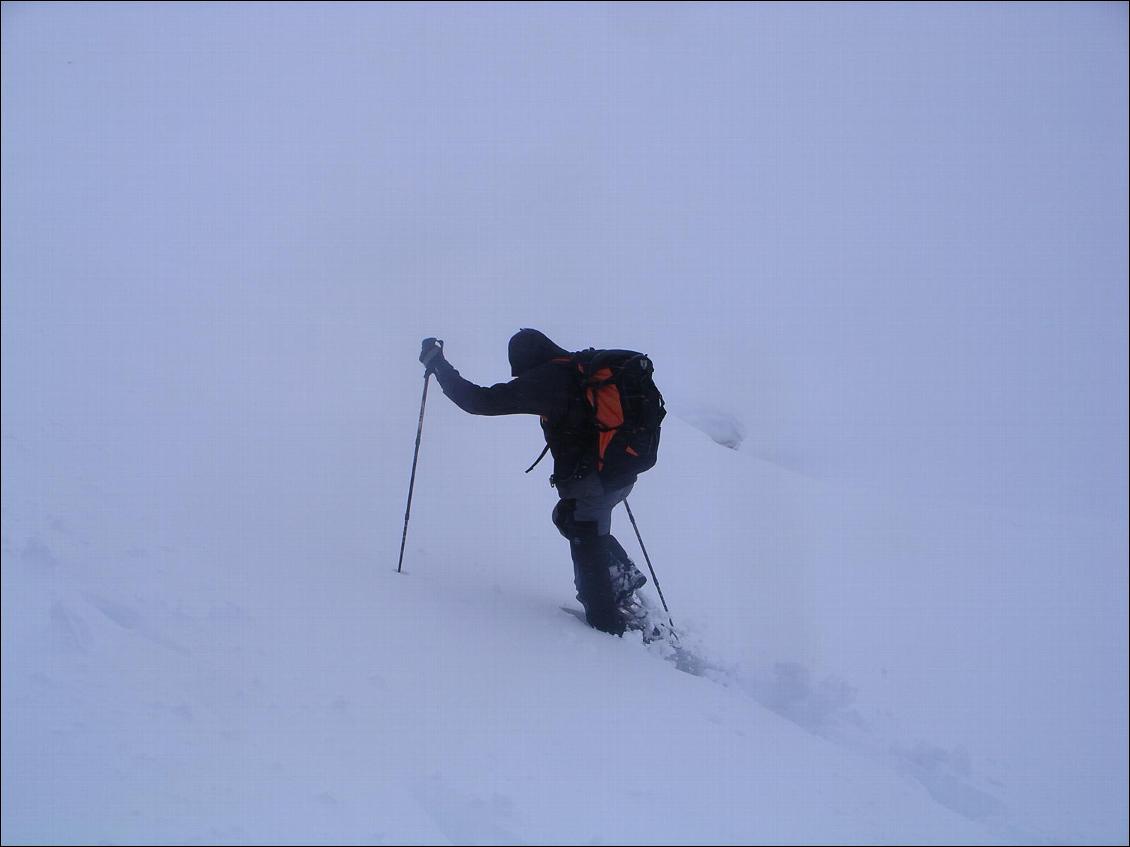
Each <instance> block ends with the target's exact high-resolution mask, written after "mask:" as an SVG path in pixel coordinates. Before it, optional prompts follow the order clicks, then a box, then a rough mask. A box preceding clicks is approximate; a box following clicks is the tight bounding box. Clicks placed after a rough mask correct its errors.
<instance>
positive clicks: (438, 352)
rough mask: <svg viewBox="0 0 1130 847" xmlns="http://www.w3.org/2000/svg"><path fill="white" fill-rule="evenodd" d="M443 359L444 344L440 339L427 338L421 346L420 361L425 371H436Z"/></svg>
mask: <svg viewBox="0 0 1130 847" xmlns="http://www.w3.org/2000/svg"><path fill="white" fill-rule="evenodd" d="M442 359H443V342H442V341H440V340H439V339H438V338H425V339H424V341H423V343H422V344H420V361H421V362H422V363H423V365H424V369H425V371H433V370H435V366H436V365H438V364H439V362H440V361H441V360H442Z"/></svg>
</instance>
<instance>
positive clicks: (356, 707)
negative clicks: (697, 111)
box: [3, 421, 999, 843]
mask: <svg viewBox="0 0 1130 847" xmlns="http://www.w3.org/2000/svg"><path fill="white" fill-rule="evenodd" d="M406 423H407V425H408V427H409V429H410V427H411V421H407V422H406ZM409 434H410V433H409ZM430 434H431V433H429V435H430ZM426 446H427V447H432V446H434V445H432V444H427V445H426ZM714 449H716V448H714V446H713V445H708V443H707V442H705V441H700V440H698V439H697V437H696V434H694V433H692V432H690V431H687V430H680V429H678V428H672V432H671V433H670V437H669V442H668V445H667V450H668V451H669V452H670V453H671V454H672V455H673V456H674V455H678V454H680V452H681V451H689V452H690V453H692V454H693V455H694V456H695V459H700V458H708V457H709V453H710V452H711V451H713V450H714ZM431 458H432V457H431V456H428V455H427V454H425V459H424V464H425V467H427V466H431V470H430V472H429V473H426V474H424V475H423V477H422V479H421V480H420V489H419V491H420V495H419V500H418V501H417V505H416V509H417V514H418V515H419V518H420V522H419V524H418V525H413V526H412V527H411V534H410V543H409V549H408V556H407V560H408V561H407V568H406V571H407V572H406V573H405V574H403V575H397V574H396V573H395V572H394V565H395V553H396V546H397V545H396V541H397V540H398V539H397V537H396V534H395V533H390V534H389V535H388V536H387V537H385V538H384V541H385V542H386V543H385V544H384V545H383V549H381V550H375V551H372V552H373V555H372V556H371V557H368V558H366V559H336V560H335V559H334V558H333V557H327V556H320V557H307V556H301V555H295V556H293V557H291V558H289V559H287V560H285V561H276V562H274V563H272V564H271V568H273V569H274V570H276V571H277V574H278V577H277V581H276V583H275V584H273V585H271V586H270V587H269V589H267V590H262V589H261V587H260V586H259V585H257V584H256V583H255V581H254V580H252V579H250V578H248V576H249V574H250V573H258V574H260V575H262V574H265V573H266V572H267V568H266V567H265V566H264V563H263V562H261V561H257V560H258V559H259V557H260V556H262V555H263V554H262V551H260V550H258V549H256V545H255V543H254V539H252V538H249V539H248V541H247V545H246V547H245V549H243V550H241V551H233V552H232V553H230V554H228V555H226V556H217V555H216V553H215V552H214V551H209V550H207V549H193V548H191V547H175V546H173V545H168V546H166V545H163V544H162V543H161V539H160V538H159V537H153V534H152V531H151V529H148V528H146V527H137V528H136V530H135V532H136V534H135V535H133V536H130V535H129V534H128V532H127V533H126V534H125V535H123V536H121V537H120V540H117V543H114V544H106V543H105V542H102V543H100V542H99V540H98V539H97V538H96V537H94V533H93V532H92V527H89V526H85V525H84V523H83V520H82V518H81V516H75V515H74V514H73V513H72V514H71V515H68V516H67V517H65V518H64V517H61V516H59V515H51V514H46V515H44V516H43V517H42V519H41V521H38V522H37V521H29V520H28V517H27V514H26V513H24V515H23V516H22V518H21V517H16V516H15V515H14V514H13V513H19V512H21V511H22V510H21V509H20V508H19V504H20V500H21V499H22V498H20V497H19V496H18V495H16V496H14V497H12V498H11V500H13V501H15V502H13V503H11V504H10V505H9V507H8V513H7V514H6V515H5V523H4V556H5V561H6V563H7V564H6V566H5V569H4V585H3V603H4V607H3V620H4V631H3V635H4V642H3V643H4V664H3V667H4V738H3V745H4V751H5V752H4V809H5V812H4V838H5V841H9V842H20V843H27V842H35V843H50V842H71V841H81V842H97V841H103V840H112V841H117V842H132V843H137V842H143V841H146V840H156V841H159V842H201V841H223V842H228V841H235V842H248V843H253V842H260V841H267V842H272V843H274V842H281V843H324V842H338V843H340V842H351V841H382V840H383V841H389V842H393V843H397V842H437V841H438V842H444V841H445V840H450V841H451V842H454V843H488V842H489V843H519V842H531V841H532V842H553V843H584V842H589V841H591V840H594V839H598V840H605V841H611V842H614V843H615V842H620V843H636V842H642V843H648V842H651V843H654V842H668V841H670V842H678V843H690V842H699V843H701V842H703V841H707V842H718V843H738V842H744V841H748V840H753V841H757V842H773V843H829V842H843V841H848V842H876V843H910V842H914V843H953V842H960V843H967V842H982V841H984V840H990V841H993V840H997V838H999V836H995V835H994V834H993V833H994V830H993V829H991V828H990V829H986V828H984V827H983V826H981V825H979V824H978V823H975V822H973V821H971V820H969V819H968V818H969V813H970V812H971V811H972V812H973V814H972V817H976V818H985V817H986V816H987V815H988V813H989V812H991V811H995V809H994V807H995V802H994V801H993V800H992V799H991V798H989V797H988V795H981V794H979V793H978V791H977V789H975V788H974V787H972V784H970V785H968V786H965V787H964V789H963V790H965V791H966V792H968V793H969V795H970V796H976V797H983V798H984V799H983V800H980V801H978V802H979V803H980V804H981V805H980V806H977V807H976V808H973V809H970V808H966V809H964V810H961V809H960V808H959V811H958V812H957V813H955V811H954V810H951V809H949V808H946V807H945V805H942V804H939V803H938V802H937V801H936V800H935V799H934V798H933V797H932V796H931V793H930V791H928V790H925V789H924V787H923V785H922V784H921V783H920V782H918V781H916V780H915V779H914V778H911V777H913V773H911V772H910V771H909V770H907V771H904V772H902V773H900V772H899V768H897V767H892V761H891V760H890V759H889V758H886V757H883V756H881V755H877V754H876V753H875V751H868V750H860V749H853V745H851V744H848V745H842V744H838V743H829V741H828V740H826V739H825V738H823V737H821V735H822V733H821V731H820V730H825V729H827V730H831V731H832V734H833V735H836V734H838V732H839V731H840V729H839V728H838V727H837V723H838V721H839V720H840V718H841V716H840V715H838V714H837V712H838V711H839V710H843V709H844V708H845V707H846V705H847V704H846V703H845V702H844V701H843V699H842V698H843V695H842V694H833V696H832V698H831V699H830V700H828V699H824V700H822V699H821V697H822V695H821V694H820V693H819V692H816V691H807V692H806V691H804V690H803V687H804V684H805V683H804V682H803V680H801V679H797V678H796V677H795V676H788V675H786V676H785V677H782V678H781V679H779V680H777V681H776V682H775V683H771V684H770V685H769V686H768V688H766V689H764V690H760V689H752V690H745V689H744V688H743V686H742V684H741V681H742V680H741V677H740V674H739V675H734V674H735V672H734V671H732V670H731V671H726V670H719V671H717V672H716V674H708V676H712V677H714V678H713V679H712V678H703V677H698V676H693V675H690V674H685V673H680V672H678V671H677V670H675V668H674V666H673V665H671V664H669V663H668V662H666V661H664V659H663V658H662V657H661V656H660V655H656V654H655V653H654V652H649V651H648V649H647V648H645V647H644V645H642V644H640V643H639V642H638V640H636V641H633V639H631V638H628V639H624V640H620V639H614V638H610V637H607V636H603V635H601V634H598V633H596V632H593V631H591V630H588V629H587V628H585V627H583V626H582V625H580V624H579V622H577V621H576V620H575V619H573V618H572V617H570V616H567V615H565V614H563V613H562V612H561V611H560V610H559V606H561V605H562V604H563V603H566V602H570V601H571V600H572V598H571V596H570V588H571V586H570V566H569V562H568V557H567V551H566V549H565V547H564V545H563V544H562V543H561V542H560V540H559V539H558V538H556V537H550V536H551V535H552V534H553V530H552V527H551V526H550V525H549V524H548V523H544V522H543V525H542V526H540V527H539V528H540V529H541V533H540V534H541V538H540V539H538V538H537V536H536V535H535V534H534V533H531V534H530V535H529V537H527V538H524V539H521V540H518V539H514V538H510V539H483V538H469V537H460V533H458V532H449V533H448V534H446V535H445V534H444V533H443V532H442V531H441V530H439V529H436V528H434V527H432V526H430V524H432V521H429V520H428V519H427V515H428V513H429V510H431V509H434V508H436V507H438V506H440V505H442V501H443V495H442V493H440V492H437V491H436V490H435V483H436V482H438V481H439V479H440V478H441V473H442V472H441V470H440V469H438V468H436V467H435V464H434V462H432V461H429V460H431ZM727 458H728V457H727ZM672 464H673V465H675V466H676V467H678V465H679V463H678V462H673V463H672ZM400 481H403V480H398V482H400ZM390 482H391V481H390ZM514 482H515V488H517V487H518V485H519V484H521V483H526V485H527V486H529V485H531V484H532V483H531V481H530V480H529V479H528V478H526V479H523V478H522V477H521V476H520V474H519V475H517V476H515V477H514ZM659 484H660V483H659V481H656V486H655V487H658V486H659ZM395 487H397V488H399V487H401V486H395ZM644 489H645V486H643V485H641V492H640V497H639V498H638V503H637V505H636V509H637V510H638V511H639V512H640V513H641V515H640V519H641V520H643V519H644V516H647V515H648V510H649V509H651V508H652V507H651V506H650V505H649V504H648V503H649V501H648V498H647V496H646V495H645V494H644ZM542 495H543V496H542V499H544V500H546V501H547V503H545V504H543V505H548V504H549V502H550V501H551V497H550V493H549V491H548V489H546V491H545V492H542ZM530 499H534V498H532V497H531V498H530ZM520 503H521V501H520V500H518V499H517V498H514V499H513V501H512V502H511V503H510V504H509V506H510V507H512V508H515V509H517V508H521V505H520ZM651 517H652V521H651V523H652V524H653V528H652V531H651V540H652V544H653V549H654V550H655V551H656V553H657V558H658V561H657V563H656V564H657V567H660V568H662V572H661V576H665V577H666V578H667V579H666V582H667V589H666V590H667V592H668V596H669V597H670V598H671V602H672V603H674V604H675V611H676V613H678V614H679V616H680V619H684V618H685V620H686V622H687V623H688V624H691V623H692V622H693V621H695V620H696V618H701V617H703V616H705V615H708V614H710V613H711V608H710V603H709V598H710V596H711V594H710V592H702V593H698V594H696V593H695V592H694V591H693V590H691V588H689V586H691V585H693V584H694V583H695V582H699V581H701V580H704V579H709V580H715V581H719V582H722V583H725V582H726V581H728V580H738V581H740V582H742V584H744V585H755V584H757V583H759V582H761V583H763V586H764V585H765V584H767V583H769V582H771V581H772V580H763V579H758V578H756V577H752V578H751V577H749V576H748V575H746V574H742V576H741V577H738V576H737V575H736V573H735V572H742V571H745V570H746V569H749V568H752V567H753V565H754V562H753V560H752V559H753V557H751V559H750V560H747V561H735V562H729V563H726V562H721V561H719V560H718V558H717V557H713V560H712V557H709V556H702V557H700V558H699V559H698V560H697V561H696V562H694V563H693V565H692V563H691V562H690V561H688V560H680V559H679V558H678V555H677V554H676V553H674V551H671V550H670V549H669V548H668V546H667V545H666V544H665V543H664V541H663V533H662V532H661V531H660V532H657V531H656V527H657V526H658V525H660V523H661V522H660V521H658V520H656V518H659V517H660V515H658V514H654V513H652V515H651ZM646 525H647V524H646V523H645V526H646ZM625 528H626V527H622V528H621V529H625ZM715 539H716V540H715V541H714V543H716V544H717V543H726V542H725V539H724V538H721V537H719V536H718V535H716V536H715ZM492 541H493V543H491V542H492ZM625 541H626V542H627V541H628V539H627V538H625ZM131 544H132V545H134V546H132V547H131V546H129V545H131ZM456 550H459V551H463V552H462V554H461V555H459V556H455V555H453V552H454V551H456ZM659 551H663V552H662V554H660V553H659ZM760 567H761V568H766V567H767V564H766V563H762V564H761V565H760ZM695 571H698V572H697V573H695ZM735 590H736V589H733V588H732V586H728V588H727V590H726V592H725V595H724V596H727V597H729V598H730V599H731V600H733V599H736V598H735V597H734V591H735ZM779 601H780V598H779V597H778V598H776V599H775V600H772V601H770V602H764V601H759V600H758V599H757V598H756V596H750V595H747V596H745V597H744V598H743V602H742V605H743V606H744V607H745V608H743V609H741V610H740V612H741V613H740V614H735V613H734V611H733V609H731V608H729V607H726V606H723V607H722V608H720V609H719V610H718V611H717V614H718V616H719V618H720V619H721V620H722V621H725V622H726V623H727V624H728V626H730V627H735V628H740V629H741V631H742V633H743V636H744V637H745V638H747V639H749V640H750V641H756V640H757V633H758V631H759V630H760V629H762V628H766V625H765V624H764V623H763V622H762V623H759V622H758V621H759V619H761V618H762V617H763V616H764V615H765V614H766V612H767V610H768V609H770V608H772V607H773V606H774V605H776V604H777V603H778V602H779ZM700 649H706V648H705V647H700ZM790 684H791V685H793V686H799V688H797V689H796V690H790V689H789V686H790ZM837 697H838V698H840V699H837ZM773 698H778V699H779V700H780V702H779V703H778V704H777V708H776V710H775V711H774V709H773V708H767V707H766V706H767V705H769V706H772V705H773V703H772V701H773ZM806 709H812V710H813V711H812V712H811V713H806V712H805V710H806ZM790 718H792V720H790ZM854 720H855V719H854V718H853V719H852V720H850V721H848V722H847V723H848V725H849V726H848V728H854V729H855V730H856V731H858V732H860V733H863V734H866V732H867V730H866V728H864V727H862V726H858V727H855V726H853V725H854ZM860 720H862V719H860ZM813 722H815V723H813ZM974 805H976V804H974ZM958 806H959V807H960V803H958ZM961 811H964V812H965V813H966V815H965V816H963V815H962V814H961V813H960V812H961Z"/></svg>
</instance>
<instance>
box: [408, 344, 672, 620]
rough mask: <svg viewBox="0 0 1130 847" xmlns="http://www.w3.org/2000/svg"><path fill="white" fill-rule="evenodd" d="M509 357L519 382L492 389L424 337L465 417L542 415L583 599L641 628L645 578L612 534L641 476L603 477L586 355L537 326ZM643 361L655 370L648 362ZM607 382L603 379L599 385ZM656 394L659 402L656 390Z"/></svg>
mask: <svg viewBox="0 0 1130 847" xmlns="http://www.w3.org/2000/svg"><path fill="white" fill-rule="evenodd" d="M508 354H509V359H510V368H511V375H512V376H513V379H512V380H511V381H510V382H506V383H499V384H496V385H493V386H490V387H489V388H485V387H482V386H479V385H476V384H474V383H472V382H470V381H468V380H466V379H464V378H463V377H462V376H460V374H459V372H458V371H457V370H456V369H455V368H454V367H452V366H451V364H450V363H449V362H448V361H447V360H446V358H445V357H444V355H443V350H442V345H440V344H439V342H437V341H436V339H434V338H428V339H425V340H424V342H423V345H422V347H421V351H420V361H421V362H423V363H424V365H425V367H426V368H428V370H430V371H431V372H433V373H434V374H435V376H436V378H437V379H438V381H439V384H440V386H441V387H442V389H443V392H444V393H445V394H446V395H447V396H448V397H449V398H450V399H451V400H452V401H453V402H454V403H455V404H456V405H457V406H459V407H460V408H461V409H463V410H464V411H466V412H469V413H471V414H476V415H514V414H530V415H537V416H538V417H539V418H540V420H541V426H542V431H543V433H544V434H545V439H546V445H547V447H548V449H549V451H550V453H551V454H552V456H553V473H552V475H551V477H550V484H551V485H553V486H554V487H556V489H557V494H558V497H559V500H558V502H557V504H556V505H555V506H554V509H553V523H554V525H555V526H556V527H557V529H558V531H559V532H560V533H561V534H562V535H563V536H564V537H565V538H566V539H567V540H568V541H569V549H570V553H571V556H572V560H573V575H574V582H575V584H576V587H577V599H578V600H580V601H581V604H582V605H583V606H584V607H585V615H586V618H587V619H588V622H589V623H590V624H591V625H592V626H594V627H595V628H597V629H600V630H603V631H605V632H611V633H615V634H622V633H623V632H624V630H625V628H626V626H629V625H637V624H639V623H640V621H639V618H640V612H639V609H640V606H639V604H638V603H636V602H634V601H635V595H634V592H635V591H636V590H637V589H639V588H640V587H642V586H643V585H644V584H645V583H646V581H647V580H646V579H645V577H644V576H643V575H642V574H641V573H640V572H639V570H638V569H637V568H636V566H635V564H634V563H633V562H632V560H631V559H630V558H629V557H628V555H627V553H626V552H625V551H624V548H623V547H622V546H621V545H620V543H619V542H618V541H617V540H616V539H615V538H614V537H613V536H612V534H611V526H612V510H613V508H615V507H616V505H618V504H619V503H620V502H622V501H623V500H624V499H625V498H626V497H627V496H628V494H630V493H631V491H632V487H633V486H634V485H635V483H636V473H634V472H632V470H631V467H630V462H629V463H628V467H627V470H624V469H621V471H620V472H619V473H617V474H614V475H613V474H604V475H602V466H603V464H604V461H603V459H604V453H603V451H604V450H605V449H606V447H607V444H608V442H609V436H608V435H607V434H606V435H605V436H604V437H603V438H602V435H601V431H602V429H603V430H604V432H606V433H607V432H608V429H607V428H606V427H603V426H602V425H600V424H599V423H598V422H597V418H596V417H595V415H594V408H593V400H592V398H593V396H594V395H593V392H594V390H599V389H592V388H589V389H587V390H586V387H585V386H586V383H585V381H584V375H585V367H584V364H583V363H582V357H581V355H580V354H576V353H570V352H569V351H567V350H565V349H564V348H562V347H560V346H558V345H557V344H555V343H554V342H553V341H551V340H550V339H549V338H547V337H546V336H545V335H544V334H543V333H541V332H539V331H537V330H534V329H523V330H521V331H519V332H518V333H516V334H515V335H514V336H513V337H512V338H511V339H510V344H509V348H508ZM633 355H635V356H637V357H639V354H633ZM641 358H642V357H641ZM644 362H646V363H647V366H648V367H649V368H650V362H647V360H646V359H644ZM649 373H650V372H649ZM601 375H602V376H603V375H604V372H602V373H601ZM609 382H610V379H605V380H604V382H602V383H599V385H605V384H607V383H609ZM588 384H591V385H597V384H598V383H595V382H593V383H588ZM654 394H655V396H656V397H659V395H658V392H654ZM658 404H659V411H658V416H655V415H654V414H653V415H652V417H653V418H654V420H653V421H652V422H651V423H650V424H649V426H650V428H652V429H654V436H653V437H654V442H655V444H654V445H653V446H652V448H651V449H652V453H651V458H650V461H651V462H654V449H655V448H657V446H658V427H659V422H660V421H661V420H662V415H663V412H662V398H661V397H659V399H658ZM617 405H619V401H618V400H617ZM621 419H622V413H621ZM624 449H626V450H627V451H628V456H630V455H632V454H634V453H635V451H634V450H633V448H632V447H631V446H630V445H629V446H628V447H627V448H624ZM628 456H626V458H627V457H628ZM646 466H647V467H650V465H646Z"/></svg>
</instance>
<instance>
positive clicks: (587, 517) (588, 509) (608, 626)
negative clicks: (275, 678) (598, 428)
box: [553, 473, 643, 635]
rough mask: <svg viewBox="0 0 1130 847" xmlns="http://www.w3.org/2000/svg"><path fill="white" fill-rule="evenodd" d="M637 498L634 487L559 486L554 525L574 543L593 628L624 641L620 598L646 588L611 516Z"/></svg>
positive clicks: (586, 482) (577, 579)
mask: <svg viewBox="0 0 1130 847" xmlns="http://www.w3.org/2000/svg"><path fill="white" fill-rule="evenodd" d="M631 492H632V486H631V485H627V486H624V487H622V488H616V489H611V490H609V489H606V488H605V487H604V484H603V483H602V482H601V481H600V478H599V477H598V476H597V475H596V474H595V473H593V474H589V475H588V476H587V477H585V478H584V479H580V480H573V479H570V480H567V481H566V482H563V483H560V484H558V486H557V493H558V495H559V496H560V497H561V499H560V500H559V501H558V502H557V505H556V506H555V507H554V508H553V523H554V525H555V526H556V527H557V529H558V531H560V533H561V534H562V535H563V536H565V538H566V540H568V542H569V553H570V555H571V556H572V558H573V582H574V584H575V585H576V586H577V599H578V600H580V601H581V605H582V606H584V607H585V617H586V619H587V620H588V622H589V625H590V626H592V627H593V628H595V629H599V630H602V631H603V632H610V633H612V634H614V635H623V633H624V617H623V615H622V614H621V612H620V600H621V599H622V598H621V596H620V595H622V594H624V593H625V586H626V585H630V586H631V587H630V588H628V589H627V593H630V592H631V591H632V590H634V588H636V587H638V586H639V585H642V584H643V576H642V575H641V574H640V573H639V571H638V570H637V569H636V566H635V565H634V564H633V563H632V560H631V559H629V558H628V554H627V553H626V552H624V548H623V547H621V546H620V542H619V541H617V540H616V539H615V538H614V537H613V536H612V534H611V530H612V510H613V509H614V508H615V507H616V506H617V505H618V504H619V503H620V502H621V501H623V500H624V498H625V497H627V496H628V495H629V494H630V493H631Z"/></svg>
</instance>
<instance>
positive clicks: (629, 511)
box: [624, 497, 675, 632]
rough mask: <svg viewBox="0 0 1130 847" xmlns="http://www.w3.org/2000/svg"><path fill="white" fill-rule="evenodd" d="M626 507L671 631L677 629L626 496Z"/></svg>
mask: <svg viewBox="0 0 1130 847" xmlns="http://www.w3.org/2000/svg"><path fill="white" fill-rule="evenodd" d="M624 508H625V509H627V510H628V520H630V521H631V522H632V529H634V530H635V531H636V539H637V540H638V541H639V542H640V549H641V550H643V558H644V561H645V562H647V569H648V570H649V571H651V581H652V582H654V583H655V590H656V591H657V592H659V602H660V603H662V604H663V611H665V612H666V613H667V623H669V624H671V631H672V632H674V631H675V622H674V621H673V620H671V610H670V609H668V608H667V601H666V600H664V599H663V589H662V588H660V587H659V577H657V576H656V575H655V568H653V567H652V566H651V557H650V556H648V555H647V548H646V547H644V546H643V536H642V535H640V528H639V527H638V526H636V516H635V515H633V514H632V507H631V506H629V505H628V498H627V497H625V498H624Z"/></svg>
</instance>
